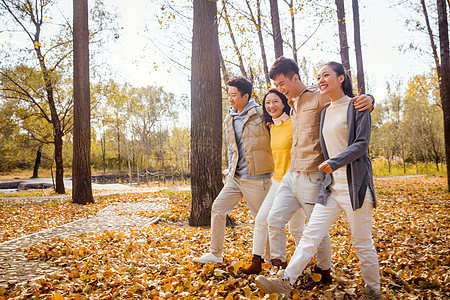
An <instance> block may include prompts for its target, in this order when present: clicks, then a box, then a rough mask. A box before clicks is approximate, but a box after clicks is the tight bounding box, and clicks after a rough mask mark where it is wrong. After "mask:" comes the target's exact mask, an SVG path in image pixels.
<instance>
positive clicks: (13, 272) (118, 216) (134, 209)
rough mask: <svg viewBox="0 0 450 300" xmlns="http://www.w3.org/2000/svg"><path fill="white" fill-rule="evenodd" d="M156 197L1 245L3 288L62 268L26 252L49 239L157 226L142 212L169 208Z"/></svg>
mask: <svg viewBox="0 0 450 300" xmlns="http://www.w3.org/2000/svg"><path fill="white" fill-rule="evenodd" d="M160 200H162V198H155V199H152V201H148V202H133V203H117V204H113V205H110V206H108V207H106V208H105V209H103V210H101V211H99V212H98V213H97V214H96V215H95V216H90V217H87V218H83V219H80V220H77V221H74V222H71V223H68V224H65V225H62V226H58V227H55V228H51V229H48V230H44V231H40V232H37V233H34V234H30V235H27V236H23V237H21V238H18V239H14V240H10V241H6V242H3V243H1V244H0V287H2V286H3V287H7V286H8V283H9V284H20V283H23V282H26V281H27V280H36V279H38V278H40V277H42V276H44V275H45V274H47V273H53V272H55V271H57V270H58V267H56V266H52V265H49V264H47V263H46V262H44V261H38V260H29V259H27V258H26V257H25V255H24V252H23V251H22V249H26V248H28V247H30V246H31V245H33V244H34V243H37V242H39V241H43V240H47V239H49V238H66V237H68V236H71V235H78V234H82V233H89V232H92V233H96V232H103V231H104V230H108V231H122V230H124V229H126V228H130V227H143V226H148V225H150V224H153V223H155V222H157V221H158V219H159V218H156V217H154V218H143V217H140V216H138V214H139V212H141V211H154V210H161V209H164V208H165V205H164V204H163V203H162V202H164V201H160Z"/></svg>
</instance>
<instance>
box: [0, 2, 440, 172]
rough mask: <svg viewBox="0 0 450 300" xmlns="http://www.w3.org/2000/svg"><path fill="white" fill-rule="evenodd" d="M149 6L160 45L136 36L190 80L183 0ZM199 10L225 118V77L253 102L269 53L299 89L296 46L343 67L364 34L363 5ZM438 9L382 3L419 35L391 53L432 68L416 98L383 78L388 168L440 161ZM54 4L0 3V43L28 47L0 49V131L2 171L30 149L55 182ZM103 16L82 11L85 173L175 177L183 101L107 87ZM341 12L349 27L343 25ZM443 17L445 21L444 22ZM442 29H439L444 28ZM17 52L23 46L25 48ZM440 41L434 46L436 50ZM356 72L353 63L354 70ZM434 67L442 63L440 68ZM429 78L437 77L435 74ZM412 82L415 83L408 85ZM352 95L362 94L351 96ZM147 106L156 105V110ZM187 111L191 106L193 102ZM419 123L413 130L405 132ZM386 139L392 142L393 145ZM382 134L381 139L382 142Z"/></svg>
mask: <svg viewBox="0 0 450 300" xmlns="http://www.w3.org/2000/svg"><path fill="white" fill-rule="evenodd" d="M155 2H156V3H158V4H159V6H160V8H161V10H159V11H157V12H156V13H155V14H154V15H152V16H149V18H151V17H156V18H157V19H158V23H159V24H160V30H161V32H163V33H164V37H165V39H164V40H155V37H154V36H153V35H152V31H151V30H149V31H147V32H144V34H145V35H146V38H147V39H148V40H149V41H150V42H151V43H153V44H154V45H155V47H156V46H157V48H158V49H159V50H160V51H161V54H163V55H164V56H165V58H166V59H167V61H170V62H171V63H172V68H173V70H174V71H178V72H180V73H184V74H186V78H187V79H191V80H193V77H192V75H191V73H190V72H191V71H192V70H191V66H192V61H191V59H192V56H193V55H192V53H193V52H192V49H194V45H193V42H192V41H193V40H192V35H193V33H192V24H193V19H194V18H193V16H194V10H195V8H194V4H193V3H192V2H189V1H188V2H174V1H166V0H158V1H155ZM208 2H210V3H213V4H214V5H215V12H214V13H213V14H212V16H213V17H214V23H213V24H217V35H218V38H217V45H216V44H215V45H212V46H211V45H210V43H209V42H208V41H205V40H199V41H198V43H199V48H196V49H198V50H197V51H200V50H202V49H205V51H212V50H213V48H212V47H216V48H215V49H217V51H218V52H217V55H218V56H217V57H218V58H217V61H218V63H219V66H220V76H221V83H220V82H219V86H221V87H222V90H221V91H220V92H219V93H217V92H216V93H215V95H216V96H215V97H216V98H218V99H216V100H215V101H218V100H220V102H211V103H216V105H219V106H221V107H222V110H221V114H222V115H224V114H226V111H227V109H228V104H227V102H226V94H225V84H224V83H225V82H226V80H227V79H228V78H230V77H232V76H236V75H242V76H246V77H248V78H249V79H250V80H252V82H253V83H254V87H255V89H254V92H255V95H254V97H255V99H257V101H260V99H261V96H262V94H263V93H264V92H265V91H266V89H267V88H268V86H269V84H270V81H269V79H268V74H267V72H268V67H269V66H270V64H271V62H272V61H273V60H274V59H275V57H277V56H279V55H281V54H283V55H286V56H289V57H293V58H294V59H295V60H296V61H297V62H298V64H299V66H300V73H301V74H300V75H301V77H302V80H303V81H304V82H305V83H306V84H314V83H315V70H316V67H317V65H320V64H321V63H317V62H316V61H313V60H310V59H309V58H307V57H304V55H303V49H304V47H305V45H306V44H308V43H309V44H311V43H313V44H314V45H315V46H314V48H315V50H317V51H328V52H331V53H340V54H341V57H342V61H343V62H345V61H346V60H348V61H349V62H350V61H352V59H348V58H346V57H349V54H348V50H349V49H350V50H355V53H356V56H357V59H358V56H359V58H361V57H363V56H364V54H363V53H361V51H360V49H359V50H358V48H359V46H358V45H357V43H359V44H360V43H363V44H364V40H365V38H366V37H365V36H364V32H362V33H359V31H358V29H357V27H358V26H359V25H358V24H359V19H358V18H359V9H360V8H359V7H358V2H359V6H360V7H361V14H363V13H364V1H356V0H353V1H352V2H351V3H350V2H349V1H346V3H344V1H342V0H341V1H336V2H335V3H332V2H329V1H325V0H323V1H322V0H320V1H294V0H283V1H275V0H270V1H268V0H245V1H235V0H218V1H208ZM441 2H442V3H444V8H446V7H447V6H448V1H443V0H438V1H437V2H435V1H425V0H421V1H419V0H417V1H415V2H414V3H413V4H414V5H410V4H411V3H410V1H401V0H399V1H397V3H394V4H395V6H394V7H393V9H399V8H401V9H404V10H408V11H411V14H408V19H405V26H409V27H410V28H411V30H413V31H415V32H419V33H423V34H424V36H425V37H426V38H428V42H425V43H421V44H414V45H402V46H403V50H404V51H417V53H420V55H421V56H422V57H423V58H424V59H426V58H427V56H429V57H430V58H432V61H434V62H435V63H436V65H435V66H434V67H435V68H434V71H430V73H429V74H412V77H411V80H410V81H411V82H414V81H415V80H416V81H417V80H419V81H420V80H422V79H420V78H422V77H423V78H424V79H423V80H424V81H426V82H427V89H426V91H423V89H424V87H423V86H421V88H420V89H419V88H417V89H416V90H413V88H412V87H411V86H413V84H412V83H411V84H409V83H408V86H407V88H406V90H405V88H404V85H397V83H396V79H392V80H390V82H389V83H388V84H387V89H388V90H389V93H388V95H387V96H386V99H377V106H376V110H375V113H374V133H373V139H372V154H373V156H374V157H383V158H384V159H385V160H387V162H388V164H391V163H393V162H396V161H401V162H402V163H403V162H405V163H407V162H411V163H414V164H415V163H416V162H423V163H425V164H428V163H430V162H433V163H434V164H436V162H437V163H438V164H439V163H442V162H443V158H444V157H445V154H443V153H445V151H444V150H443V147H444V146H443V144H442V143H443V139H444V137H443V135H444V134H443V130H444V128H448V126H445V125H443V122H441V124H440V126H439V117H441V120H442V113H443V112H446V111H448V109H447V110H446V109H445V107H444V104H445V103H444V102H443V101H441V99H440V98H441V97H442V91H440V90H439V89H441V86H442V82H444V83H446V82H448V79H445V78H448V76H447V77H445V74H446V72H448V71H447V70H448V68H447V67H446V66H447V65H448V63H446V62H445V55H444V56H442V54H441V53H444V54H445V51H446V50H445V47H444V48H443V51H442V49H441V48H442V47H441V46H440V45H441V40H442V39H444V35H441V34H440V31H439V28H440V27H439V26H438V25H439V18H438V15H439V12H440V11H442V8H441V9H440V10H439V9H438V8H439V6H438V4H437V3H441ZM58 3H59V2H58V1H38V2H36V3H35V4H32V3H31V2H28V1H20V0H1V1H0V14H1V16H2V28H4V29H2V34H4V33H5V32H6V33H7V34H9V37H10V38H11V39H12V40H19V41H22V40H25V39H27V40H28V42H24V43H22V44H21V43H9V44H5V45H3V46H2V48H1V49H0V55H1V61H2V63H1V66H0V67H1V68H0V69H1V79H0V80H1V81H0V86H1V96H0V99H1V100H0V101H1V103H0V109H1V110H2V113H3V115H4V116H5V117H4V118H2V120H1V124H0V130H1V133H0V141H1V144H0V152H1V157H0V160H1V167H2V169H5V168H14V167H21V168H23V167H27V168H31V167H32V165H33V162H34V156H35V154H34V153H35V152H36V150H37V149H38V147H39V146H41V145H42V146H43V152H42V153H43V157H44V160H43V163H44V164H47V167H48V166H49V165H51V164H53V165H54V166H55V168H56V169H57V171H56V176H57V177H62V175H63V172H61V170H63V169H64V167H70V166H71V155H72V154H71V145H72V144H71V143H72V140H71V130H72V124H73V120H72V118H73V112H72V106H73V103H72V96H71V95H72V87H71V72H70V67H71V64H72V56H71V55H72V54H71V51H72V50H71V49H72V45H71V43H72V35H71V32H72V31H71V30H72V28H71V22H70V20H69V19H70V18H68V17H67V16H61V13H60V12H58ZM442 3H441V4H442ZM350 4H351V6H350ZM27 5H28V6H27ZM33 5H35V6H33ZM205 5H206V2H205ZM350 7H351V8H350ZM198 9H200V8H198ZM112 11H114V8H112V7H108V6H106V4H105V3H103V2H101V1H92V2H91V3H90V12H89V15H90V20H91V21H90V24H91V25H90V54H91V74H92V75H91V100H92V101H91V106H92V141H93V144H92V155H91V157H92V165H93V167H94V169H98V170H101V171H103V170H104V171H106V170H107V169H114V170H117V171H121V172H130V170H131V171H132V172H144V171H145V170H146V169H147V170H152V171H153V172H154V171H161V172H166V173H170V174H171V173H172V170H173V172H174V173H177V172H178V174H186V173H188V172H187V170H188V165H189V161H190V160H191V159H190V155H189V152H190V144H189V142H188V141H189V136H190V134H191V132H190V130H189V129H188V128H187V126H186V122H180V120H177V118H176V114H177V112H179V111H180V110H181V111H182V110H186V109H187V107H188V104H189V101H190V100H191V99H188V98H187V97H186V98H183V97H179V98H180V99H179V98H177V97H176V96H174V95H173V94H171V93H170V92H166V91H164V90H162V89H160V88H157V87H147V88H135V87H133V86H132V85H131V84H127V83H125V84H123V83H120V84H119V83H117V82H115V81H114V80H112V79H109V78H111V76H110V74H108V69H109V67H108V66H107V65H105V64H104V63H103V62H102V59H101V57H102V53H103V55H104V54H105V50H106V51H107V49H105V48H104V47H102V43H104V41H105V40H107V39H109V40H114V39H115V38H117V37H118V33H119V31H120V30H119V29H118V28H119V27H120V24H117V23H116V19H117V18H116V16H115V14H114V13H113V12H112ZM350 11H351V12H352V13H351V14H350V13H349V12H350ZM346 12H347V15H346ZM441 14H442V13H441ZM350 15H351V16H352V17H353V18H349V17H346V16H350ZM444 15H447V16H448V14H447V13H445V14H444ZM352 19H354V20H353V22H352ZM345 23H347V25H348V24H353V26H354V28H355V29H354V30H353V32H354V34H355V36H354V38H353V43H352V40H351V39H347V37H346V32H345V31H346V30H347V29H348V27H347V28H345V26H343V25H345ZM446 24H447V28H448V23H446ZM143 31H145V29H143ZM438 32H439V34H438ZM319 33H320V34H319ZM324 33H326V34H324ZM357 33H358V34H357ZM357 35H358V36H357ZM358 40H359V41H358ZM425 41H426V40H425ZM25 43H28V44H27V46H26V47H24V45H25ZM443 44H444V45H445V41H444V43H443ZM447 44H448V41H447ZM330 45H331V48H330ZM358 51H359V54H358ZM345 52H347V53H345ZM447 52H448V50H447ZM447 54H448V53H447ZM350 57H351V56H350ZM441 57H442V58H441ZM362 63H363V62H362V61H361V62H359V64H361V67H362ZM441 64H444V65H445V66H444V67H442V66H441ZM352 67H353V68H354V66H349V70H352V69H353V68H352ZM155 68H157V66H155ZM357 69H358V70H357V72H352V74H357V76H356V77H355V87H356V84H357V83H358V85H360V82H361V81H362V79H363V76H364V72H361V70H362V68H360V67H359V66H357ZM360 69H361V70H360ZM439 72H441V73H442V74H441V75H440V76H438V74H439ZM414 75H417V76H416V77H417V78H416V79H414V78H415V77H414ZM439 78H442V79H441V80H439ZM369 79H370V76H369ZM362 82H363V81H362ZM366 82H367V80H366ZM365 85H366V86H365V90H366V92H368V93H370V92H371V89H372V87H371V85H370V80H369V82H368V83H366V84H365ZM358 89H359V90H362V89H361V87H358ZM401 89H404V90H403V91H402V90H401ZM217 95H221V97H220V96H217ZM199 96H200V97H202V96H203V95H201V94H200V95H199ZM181 98H183V99H181ZM191 98H192V97H191ZM394 100H395V101H394ZM158 101H161V102H164V103H163V104H158ZM393 102H395V103H396V104H395V105H394V104H393ZM397 102H398V103H397ZM181 103H182V105H181ZM222 103H225V105H222ZM176 104H180V105H178V106H177V105H176ZM152 105H154V106H152ZM192 105H193V107H194V108H195V107H196V106H195V105H196V103H192ZM153 107H154V108H153ZM439 108H440V109H441V111H439ZM417 109H418V110H419V111H420V119H419V114H417V113H414V111H416V112H417ZM414 118H415V119H414ZM419 120H422V121H424V122H425V123H423V124H422V123H421V124H417V123H418V122H419ZM182 121H185V120H182ZM414 121H416V122H414ZM427 122H428V123H427ZM419 123H420V122H419ZM416 125H417V126H416ZM419 125H420V126H419ZM394 129H395V131H394ZM383 132H385V133H383ZM394 132H395V133H396V134H402V135H401V136H400V137H399V136H398V135H397V136H396V135H395V134H393V133H394ZM444 132H445V131H444ZM388 133H389V134H390V135H392V137H391V139H390V140H389V139H388V137H389V134H388ZM395 136H396V137H397V138H395ZM431 137H433V138H434V139H433V140H432V139H431ZM175 140H176V141H175ZM62 141H63V142H64V143H63V146H61V144H62ZM417 143H420V146H417ZM221 144H222V145H223V142H222V143H221ZM224 152H226V147H222V153H224ZM220 156H222V157H223V161H222V163H221V166H220V168H221V169H223V168H225V167H226V157H227V156H226V155H220ZM60 158H61V159H60ZM440 167H442V166H440Z"/></svg>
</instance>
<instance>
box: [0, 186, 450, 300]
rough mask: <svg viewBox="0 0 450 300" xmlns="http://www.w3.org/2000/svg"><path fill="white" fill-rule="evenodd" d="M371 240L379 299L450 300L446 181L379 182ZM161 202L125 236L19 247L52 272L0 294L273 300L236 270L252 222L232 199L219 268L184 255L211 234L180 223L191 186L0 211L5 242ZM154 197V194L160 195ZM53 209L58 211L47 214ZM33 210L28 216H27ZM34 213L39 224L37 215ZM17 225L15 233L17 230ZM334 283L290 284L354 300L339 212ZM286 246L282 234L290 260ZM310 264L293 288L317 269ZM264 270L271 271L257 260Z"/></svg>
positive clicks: (298, 295) (318, 295) (200, 249)
mask: <svg viewBox="0 0 450 300" xmlns="http://www.w3.org/2000/svg"><path fill="white" fill-rule="evenodd" d="M375 184H376V188H377V197H378V201H379V202H378V207H377V209H376V210H375V215H374V230H373V234H374V240H375V242H376V247H377V250H378V254H379V260H380V267H381V286H382V292H383V294H384V295H385V296H386V298H387V299H446V298H447V299H448V298H449V297H450V256H449V255H448V253H449V244H450V243H449V236H450V235H449V233H450V216H449V205H450V196H449V194H448V193H447V192H446V190H445V187H446V180H445V178H432V177H408V178H406V177H403V178H379V179H376V181H375ZM156 198H158V199H166V200H165V201H166V202H167V209H166V210H164V211H151V212H148V211H146V212H138V214H141V215H142V216H147V217H150V216H159V217H160V218H161V220H160V222H159V223H157V224H154V225H151V226H149V227H146V228H131V229H129V230H125V231H123V232H112V231H105V232H101V233H96V234H94V233H87V234H83V235H78V236H72V237H69V238H65V239H56V238H54V239H49V240H46V241H43V242H40V243H37V244H35V245H33V246H31V247H29V248H28V249H26V255H27V257H28V258H29V259H38V260H45V261H47V262H49V263H51V264H53V265H56V266H59V267H60V271H59V272H56V273H54V274H52V275H48V276H46V277H45V278H43V279H40V280H38V281H35V282H28V283H26V284H23V285H18V286H10V287H9V288H0V299H32V298H36V299H37V298H43V299H226V300H229V299H262V298H265V299H277V297H276V296H275V295H266V296H264V295H263V294H261V293H260V292H259V290H258V289H257V287H256V285H255V284H254V275H251V276H241V275H238V273H237V270H238V268H239V267H240V266H242V265H243V264H244V263H247V262H248V261H249V258H250V256H251V247H252V242H251V240H252V230H253V226H252V224H253V219H252V217H251V215H250V212H249V210H248V209H247V207H246V206H245V205H244V204H243V202H241V203H240V205H239V207H238V208H237V209H235V210H234V211H233V214H232V216H233V217H234V218H236V219H237V220H238V221H239V222H240V224H239V226H237V227H235V228H228V229H227V232H226V236H225V251H224V253H225V257H224V258H225V260H224V264H222V265H217V266H213V265H199V264H196V263H193V262H192V258H193V257H195V256H198V255H200V254H202V253H204V252H205V251H207V249H208V246H209V234H210V230H209V229H207V228H206V229H205V228H193V227H189V226H188V225H187V220H188V217H189V216H188V214H189V211H190V193H189V192H166V191H161V192H158V193H148V194H129V195H126V196H125V195H120V196H110V197H100V198H96V203H95V204H92V205H87V207H83V208H82V209H79V208H77V206H75V205H74V204H71V203H69V201H68V200H67V201H66V200H61V201H58V202H48V203H45V204H40V205H34V206H33V205H29V206H28V207H27V208H26V209H19V208H18V207H12V206H4V205H3V204H2V207H1V211H0V213H1V218H0V220H1V221H0V222H1V225H2V226H0V228H1V231H2V236H3V237H2V238H3V240H8V239H11V238H13V237H15V236H14V233H17V234H16V236H17V235H23V234H26V233H31V232H35V231H39V230H42V229H44V228H45V227H46V226H49V227H51V226H55V225H57V224H61V223H64V222H69V221H71V220H73V219H76V218H81V217H83V216H85V214H88V213H89V214H94V213H95V212H96V211H98V210H100V209H101V208H103V207H106V206H107V205H108V204H110V203H113V202H121V201H127V202H128V201H152V199H156ZM158 201H161V200H158ZM56 210H57V211H58V213H56V212H55V211H56ZM32 215H34V218H31V216H32ZM39 218H41V219H42V220H45V222H44V221H42V220H41V221H40V219H39ZM18 228H23V230H22V231H21V232H19V231H18V230H17V229H18ZM330 234H331V237H332V246H333V269H332V271H333V282H332V284H331V285H329V286H319V287H316V288H315V289H313V290H312V291H301V290H298V289H294V291H293V295H292V298H293V299H358V298H360V297H361V287H362V285H363V281H362V278H361V275H360V271H359V267H358V259H357V258H356V255H355V252H354V251H353V249H352V247H351V241H350V233H349V228H348V225H347V221H346V219H345V218H342V217H341V218H340V219H339V220H338V222H336V224H334V225H333V227H332V229H331V231H330ZM293 251H294V243H293V240H292V238H289V240H288V256H291V255H292V253H293ZM313 267H314V262H312V263H311V264H310V265H309V266H308V268H307V269H306V271H305V276H304V277H303V278H302V279H301V280H299V281H298V282H297V284H299V283H301V282H303V281H306V280H307V279H309V278H310V277H312V278H314V276H317V275H315V274H314V273H313V272H312V270H313V269H314V268H313ZM263 272H264V273H269V272H273V270H270V267H269V265H267V264H264V270H263Z"/></svg>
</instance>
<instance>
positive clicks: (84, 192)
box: [72, 0, 94, 204]
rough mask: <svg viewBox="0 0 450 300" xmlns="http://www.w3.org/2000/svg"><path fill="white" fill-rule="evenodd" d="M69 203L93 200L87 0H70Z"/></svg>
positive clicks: (91, 201)
mask: <svg viewBox="0 0 450 300" xmlns="http://www.w3.org/2000/svg"><path fill="white" fill-rule="evenodd" d="M73 38H74V39H73V102H74V107H73V165H72V185H73V189H72V202H74V203H78V204H87V203H94V197H93V196H92V183H91V123H90V122H91V120H90V114H91V103H90V91H89V29H88V0H74V1H73Z"/></svg>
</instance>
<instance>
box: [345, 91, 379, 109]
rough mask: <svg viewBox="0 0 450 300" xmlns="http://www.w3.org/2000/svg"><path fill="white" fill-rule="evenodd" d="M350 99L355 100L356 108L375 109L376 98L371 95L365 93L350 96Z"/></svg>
mask: <svg viewBox="0 0 450 300" xmlns="http://www.w3.org/2000/svg"><path fill="white" fill-rule="evenodd" d="M350 100H352V101H354V102H355V108H356V109H358V110H359V111H363V110H366V109H370V111H372V110H373V103H374V101H375V99H374V98H373V97H372V96H371V95H367V94H363V95H360V96H356V97H353V98H350Z"/></svg>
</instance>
